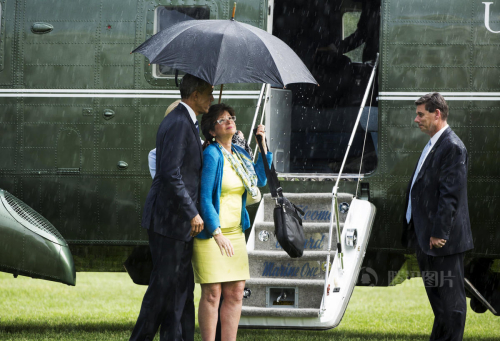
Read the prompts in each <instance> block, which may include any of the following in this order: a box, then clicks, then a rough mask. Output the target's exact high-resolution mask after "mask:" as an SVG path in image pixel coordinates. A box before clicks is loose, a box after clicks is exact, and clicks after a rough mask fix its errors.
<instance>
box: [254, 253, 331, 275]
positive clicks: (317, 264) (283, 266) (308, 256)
mask: <svg viewBox="0 0 500 341" xmlns="http://www.w3.org/2000/svg"><path fill="white" fill-rule="evenodd" d="M334 254H335V252H333V251H332V252H330V255H331V256H330V262H332V260H333V257H334ZM327 255H328V251H304V254H303V256H302V257H300V258H290V257H289V256H288V254H287V253H286V252H285V251H260V250H259V251H249V252H248V260H249V264H250V277H251V278H266V277H267V278H283V279H286V278H288V279H296V280H298V279H322V278H324V277H325V272H324V271H323V268H324V266H325V263H326V256H327Z"/></svg>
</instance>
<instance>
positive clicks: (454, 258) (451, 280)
mask: <svg viewBox="0 0 500 341" xmlns="http://www.w3.org/2000/svg"><path fill="white" fill-rule="evenodd" d="M415 105H417V110H416V112H417V117H416V118H415V123H417V124H418V126H419V128H420V130H421V131H422V132H423V133H425V134H427V135H429V136H430V140H429V142H428V143H427V145H426V146H425V148H424V150H423V152H422V154H421V156H420V160H419V161H418V164H417V166H416V169H415V172H414V173H413V176H412V178H411V181H410V183H409V185H408V190H407V194H406V205H405V219H404V228H403V236H402V243H403V245H404V246H406V247H414V248H415V250H416V253H417V260H418V265H419V267H420V271H421V272H422V279H423V280H424V285H425V290H426V292H427V297H428V298H429V302H430V304H431V307H432V311H433V312H434V325H433V327H432V332H431V336H430V340H462V337H463V333H464V327H465V315H466V312H467V301H466V298H465V288H464V253H465V251H468V250H471V249H472V248H473V247H474V246H473V243H472V232H471V229H470V221H469V209H468V204H467V150H466V149H465V146H464V144H463V143H462V141H461V140H460V138H459V137H458V136H457V135H456V134H455V133H454V132H453V130H451V128H450V127H449V126H448V123H447V119H448V104H447V103H446V101H445V100H444V98H443V96H441V95H440V94H439V93H433V94H427V95H425V96H423V97H421V98H420V99H418V100H417V101H416V102H415Z"/></svg>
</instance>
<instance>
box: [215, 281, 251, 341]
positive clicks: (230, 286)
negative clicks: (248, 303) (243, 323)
mask: <svg viewBox="0 0 500 341" xmlns="http://www.w3.org/2000/svg"><path fill="white" fill-rule="evenodd" d="M244 289H245V281H236V282H225V283H222V296H223V297H224V300H223V301H222V306H221V308H220V319H221V322H222V327H221V339H222V341H233V340H236V335H237V334H238V323H239V322H240V316H241V306H242V303H243V302H242V301H243V290H244Z"/></svg>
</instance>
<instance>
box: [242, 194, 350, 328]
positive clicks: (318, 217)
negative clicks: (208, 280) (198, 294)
mask: <svg viewBox="0 0 500 341" xmlns="http://www.w3.org/2000/svg"><path fill="white" fill-rule="evenodd" d="M285 196H286V197H287V198H288V199H289V200H290V201H292V202H293V203H294V204H296V205H297V206H299V207H300V208H301V209H302V210H303V211H304V218H303V226H304V234H305V237H306V242H305V248H304V255H303V256H302V257H301V258H290V257H289V256H288V255H287V254H286V252H284V251H283V250H282V249H281V247H280V245H279V243H278V242H277V240H276V238H275V236H274V222H273V210H274V206H275V202H274V200H273V199H272V198H271V196H270V195H264V198H263V200H262V202H261V203H260V207H259V210H258V212H257V215H256V218H255V222H254V226H253V229H252V233H251V235H250V239H249V241H248V243H247V251H248V258H249V263H250V276H251V279H249V280H247V282H246V285H245V287H246V290H245V297H246V298H245V299H244V300H243V309H242V313H241V315H242V323H240V325H241V326H245V325H247V324H248V325H253V326H254V327H255V326H256V325H255V324H254V323H255V321H253V322H252V318H253V317H259V318H266V317H276V318H290V317H291V318H313V319H314V318H315V319H317V318H318V317H319V316H320V314H321V301H322V299H323V291H324V285H325V264H326V259H327V254H328V251H326V250H327V249H328V239H329V238H328V231H329V224H330V214H331V203H332V195H331V193H314V194H285ZM352 199H353V196H352V194H343V193H339V194H338V202H339V206H341V210H340V212H339V213H340V214H339V218H340V226H341V229H342V228H343V225H344V221H345V219H346V216H347V213H348V209H349V206H350V204H351V201H352ZM334 220H335V217H334ZM336 245H337V240H336V238H335V237H334V238H333V240H332V245H331V251H330V253H331V260H333V259H334V256H335V253H336V252H335V250H336ZM267 327H268V328H270V327H271V326H270V325H269V324H268V325H267Z"/></svg>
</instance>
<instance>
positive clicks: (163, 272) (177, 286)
mask: <svg viewBox="0 0 500 341" xmlns="http://www.w3.org/2000/svg"><path fill="white" fill-rule="evenodd" d="M212 91H213V86H211V85H210V84H208V83H206V82H205V81H203V80H201V79H199V78H197V77H194V76H192V75H189V74H188V75H185V76H184V78H183V79H182V83H181V85H180V92H181V98H182V102H181V103H180V104H179V105H178V106H177V107H176V108H175V109H174V110H173V111H172V112H171V113H170V114H169V115H168V116H166V117H165V118H164V119H163V121H162V122H161V124H160V127H159V128H158V133H157V134H156V174H155V177H154V179H153V184H152V185H151V189H150V190H149V194H148V196H147V198H146V204H145V205H144V212H143V217H142V226H143V227H144V228H146V229H148V235H149V246H150V249H151V256H152V259H153V271H152V272H151V277H150V280H149V287H148V290H147V291H146V294H145V295H144V299H143V301H142V306H141V312H140V313H139V317H138V319H137V323H136V325H135V327H134V330H133V332H132V336H131V337H130V340H134V341H135V340H141V341H142V340H153V338H154V336H155V334H156V331H157V330H158V327H159V326H160V325H161V331H160V340H162V341H164V340H184V341H187V340H193V339H194V326H195V323H194V314H195V312H194V302H193V290H194V279H193V269H192V267H191V255H192V253H193V240H192V239H193V236H195V235H196V234H198V233H200V232H201V231H202V230H203V220H202V219H201V217H200V215H199V213H198V207H199V205H198V203H199V200H198V195H199V185H200V179H201V169H202V156H203V151H202V148H201V141H200V136H199V130H198V121H197V120H196V115H200V114H204V113H207V112H208V109H209V107H210V103H211V102H212V101H213V100H214V98H213V96H212Z"/></svg>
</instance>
